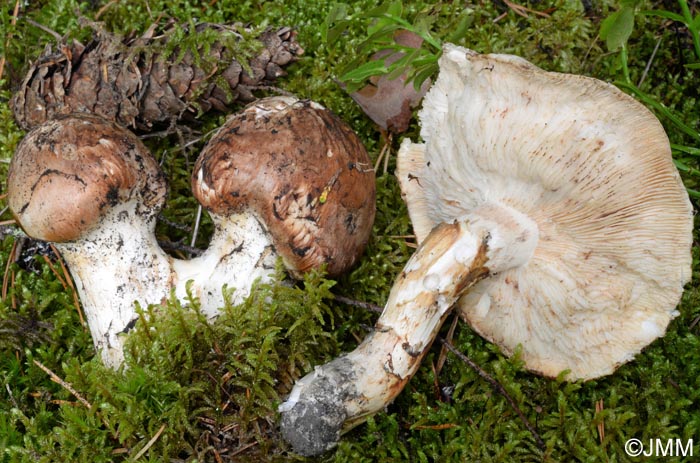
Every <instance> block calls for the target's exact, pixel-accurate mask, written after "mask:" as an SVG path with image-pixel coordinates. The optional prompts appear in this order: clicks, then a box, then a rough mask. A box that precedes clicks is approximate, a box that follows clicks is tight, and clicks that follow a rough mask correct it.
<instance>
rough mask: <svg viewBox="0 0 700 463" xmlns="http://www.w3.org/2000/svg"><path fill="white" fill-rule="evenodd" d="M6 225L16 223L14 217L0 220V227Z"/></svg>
mask: <svg viewBox="0 0 700 463" xmlns="http://www.w3.org/2000/svg"><path fill="white" fill-rule="evenodd" d="M7 225H17V221H16V220H15V219H10V220H3V221H2V222H0V227H1V226H7Z"/></svg>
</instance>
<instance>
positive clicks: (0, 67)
mask: <svg viewBox="0 0 700 463" xmlns="http://www.w3.org/2000/svg"><path fill="white" fill-rule="evenodd" d="M18 16H19V0H17V1H16V2H15V9H14V10H13V11H12V20H11V21H10V27H14V25H15V24H17V17H18ZM11 35H12V31H10V32H8V33H7V36H6V37H5V50H7V45H9V43H10V36H11ZM4 71H5V55H2V56H0V79H2V74H3V72H4Z"/></svg>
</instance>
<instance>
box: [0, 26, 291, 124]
mask: <svg viewBox="0 0 700 463" xmlns="http://www.w3.org/2000/svg"><path fill="white" fill-rule="evenodd" d="M90 25H91V27H93V29H94V30H95V33H96V34H95V35H96V38H95V39H94V40H93V41H92V42H90V43H89V44H87V45H86V46H84V45H82V44H80V43H78V42H74V43H73V44H71V45H67V44H61V45H59V46H58V47H57V48H56V49H54V48H52V47H50V46H47V47H46V49H45V50H44V52H43V54H42V55H41V57H40V58H39V59H38V60H37V61H36V62H35V63H34V64H33V65H32V66H31V68H30V69H29V72H28V73H27V76H26V77H25V79H24V81H23V82H22V84H21V87H20V89H19V90H18V92H17V93H16V95H15V96H14V98H13V99H12V103H11V104H12V109H13V111H14V115H15V119H16V120H17V122H18V124H19V125H20V126H21V127H22V128H23V129H25V130H29V129H31V128H32V127H34V126H36V125H38V124H41V123H42V122H44V121H46V120H47V119H50V118H52V117H54V116H56V115H59V114H68V113H72V112H88V113H93V114H98V115H100V116H102V117H104V118H106V119H109V120H113V121H116V122H118V123H120V124H122V125H124V126H127V127H132V128H134V129H137V130H140V131H150V130H152V129H153V128H154V127H157V126H159V125H164V124H166V123H169V122H172V121H173V120H179V119H181V118H183V117H186V116H190V117H192V116H193V115H196V114H197V113H198V112H199V111H202V112H206V111H209V110H211V109H215V110H219V111H225V110H227V109H228V107H229V106H230V105H231V104H232V103H234V102H236V101H240V102H248V101H252V100H254V99H255V97H254V96H253V94H252V90H254V89H255V88H258V87H260V86H267V85H270V84H271V83H272V82H273V81H274V80H275V79H276V78H277V77H280V76H283V75H285V74H286V73H285V72H284V71H283V69H282V67H283V66H285V65H287V64H289V63H291V62H293V61H296V60H297V57H298V56H299V55H301V54H302V53H303V52H304V50H303V49H302V48H301V46H300V45H299V44H298V43H297V42H296V32H295V31H292V30H291V29H290V28H287V27H285V28H280V29H277V30H267V31H265V32H263V33H262V34H261V35H259V36H258V37H257V40H258V41H259V42H260V44H261V47H260V48H259V49H258V50H257V52H256V53H255V56H254V57H253V58H252V59H249V60H247V63H245V65H242V64H241V63H239V62H238V61H236V59H233V58H231V56H233V52H232V50H230V48H228V49H227V47H226V46H225V45H224V44H223V43H224V40H222V41H221V42H219V41H217V42H215V43H214V44H213V45H211V48H210V49H209V50H207V52H206V56H202V57H201V58H200V57H195V56H193V54H192V53H191V52H190V51H189V50H188V51H186V52H185V53H184V54H183V53H181V51H180V50H179V49H178V48H175V49H174V50H173V51H172V52H169V53H166V52H165V50H166V49H167V41H168V40H169V38H170V37H171V36H172V34H170V33H168V31H166V32H165V33H164V34H161V35H160V36H159V37H155V38H154V37H139V38H137V39H133V40H125V39H122V38H121V37H118V36H116V35H114V34H111V33H109V32H107V31H105V30H103V29H102V28H101V27H100V26H99V25H96V24H94V23H93V24H90ZM206 28H213V29H214V30H215V31H216V32H217V33H218V34H222V36H223V34H235V37H238V38H240V37H241V35H240V34H238V33H237V32H236V27H235V26H230V25H216V24H200V25H197V26H196V32H197V33H198V34H199V33H201V32H202V31H204V30H205V29H206ZM170 31H172V29H171V30H170ZM228 43H229V44H230V43H231V42H230V41H229V42H228ZM199 51H201V50H199ZM205 62H206V63H209V64H210V65H211V63H212V62H213V63H215V64H214V65H213V66H209V67H210V68H212V69H210V70H209V71H208V72H205V70H204V69H202V68H203V67H206V66H201V63H205Z"/></svg>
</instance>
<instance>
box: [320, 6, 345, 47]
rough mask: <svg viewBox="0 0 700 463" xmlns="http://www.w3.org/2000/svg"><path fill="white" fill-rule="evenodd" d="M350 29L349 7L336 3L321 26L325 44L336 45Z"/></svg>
mask: <svg viewBox="0 0 700 463" xmlns="http://www.w3.org/2000/svg"><path fill="white" fill-rule="evenodd" d="M347 27H348V6H347V5H346V4H345V3H334V4H333V5H332V6H331V10H330V11H329V12H328V14H327V15H326V18H325V19H324V20H323V23H322V24H321V37H322V38H323V41H324V42H325V43H328V44H331V43H334V42H335V41H336V40H337V39H338V37H340V35H341V34H342V33H343V32H344V31H345V30H346V29H347Z"/></svg>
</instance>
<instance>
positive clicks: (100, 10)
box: [95, 0, 117, 21]
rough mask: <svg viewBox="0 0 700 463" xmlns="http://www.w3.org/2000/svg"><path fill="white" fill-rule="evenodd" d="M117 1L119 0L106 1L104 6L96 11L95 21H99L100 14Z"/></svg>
mask: <svg viewBox="0 0 700 463" xmlns="http://www.w3.org/2000/svg"><path fill="white" fill-rule="evenodd" d="M116 1H117V0H111V1H109V2H107V3H105V4H104V6H102V8H100V9H99V10H97V13H95V21H97V20H98V19H100V16H102V13H104V12H105V11H106V10H107V9H108V8H109V7H111V6H112V5H114V4H115V3H116Z"/></svg>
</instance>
